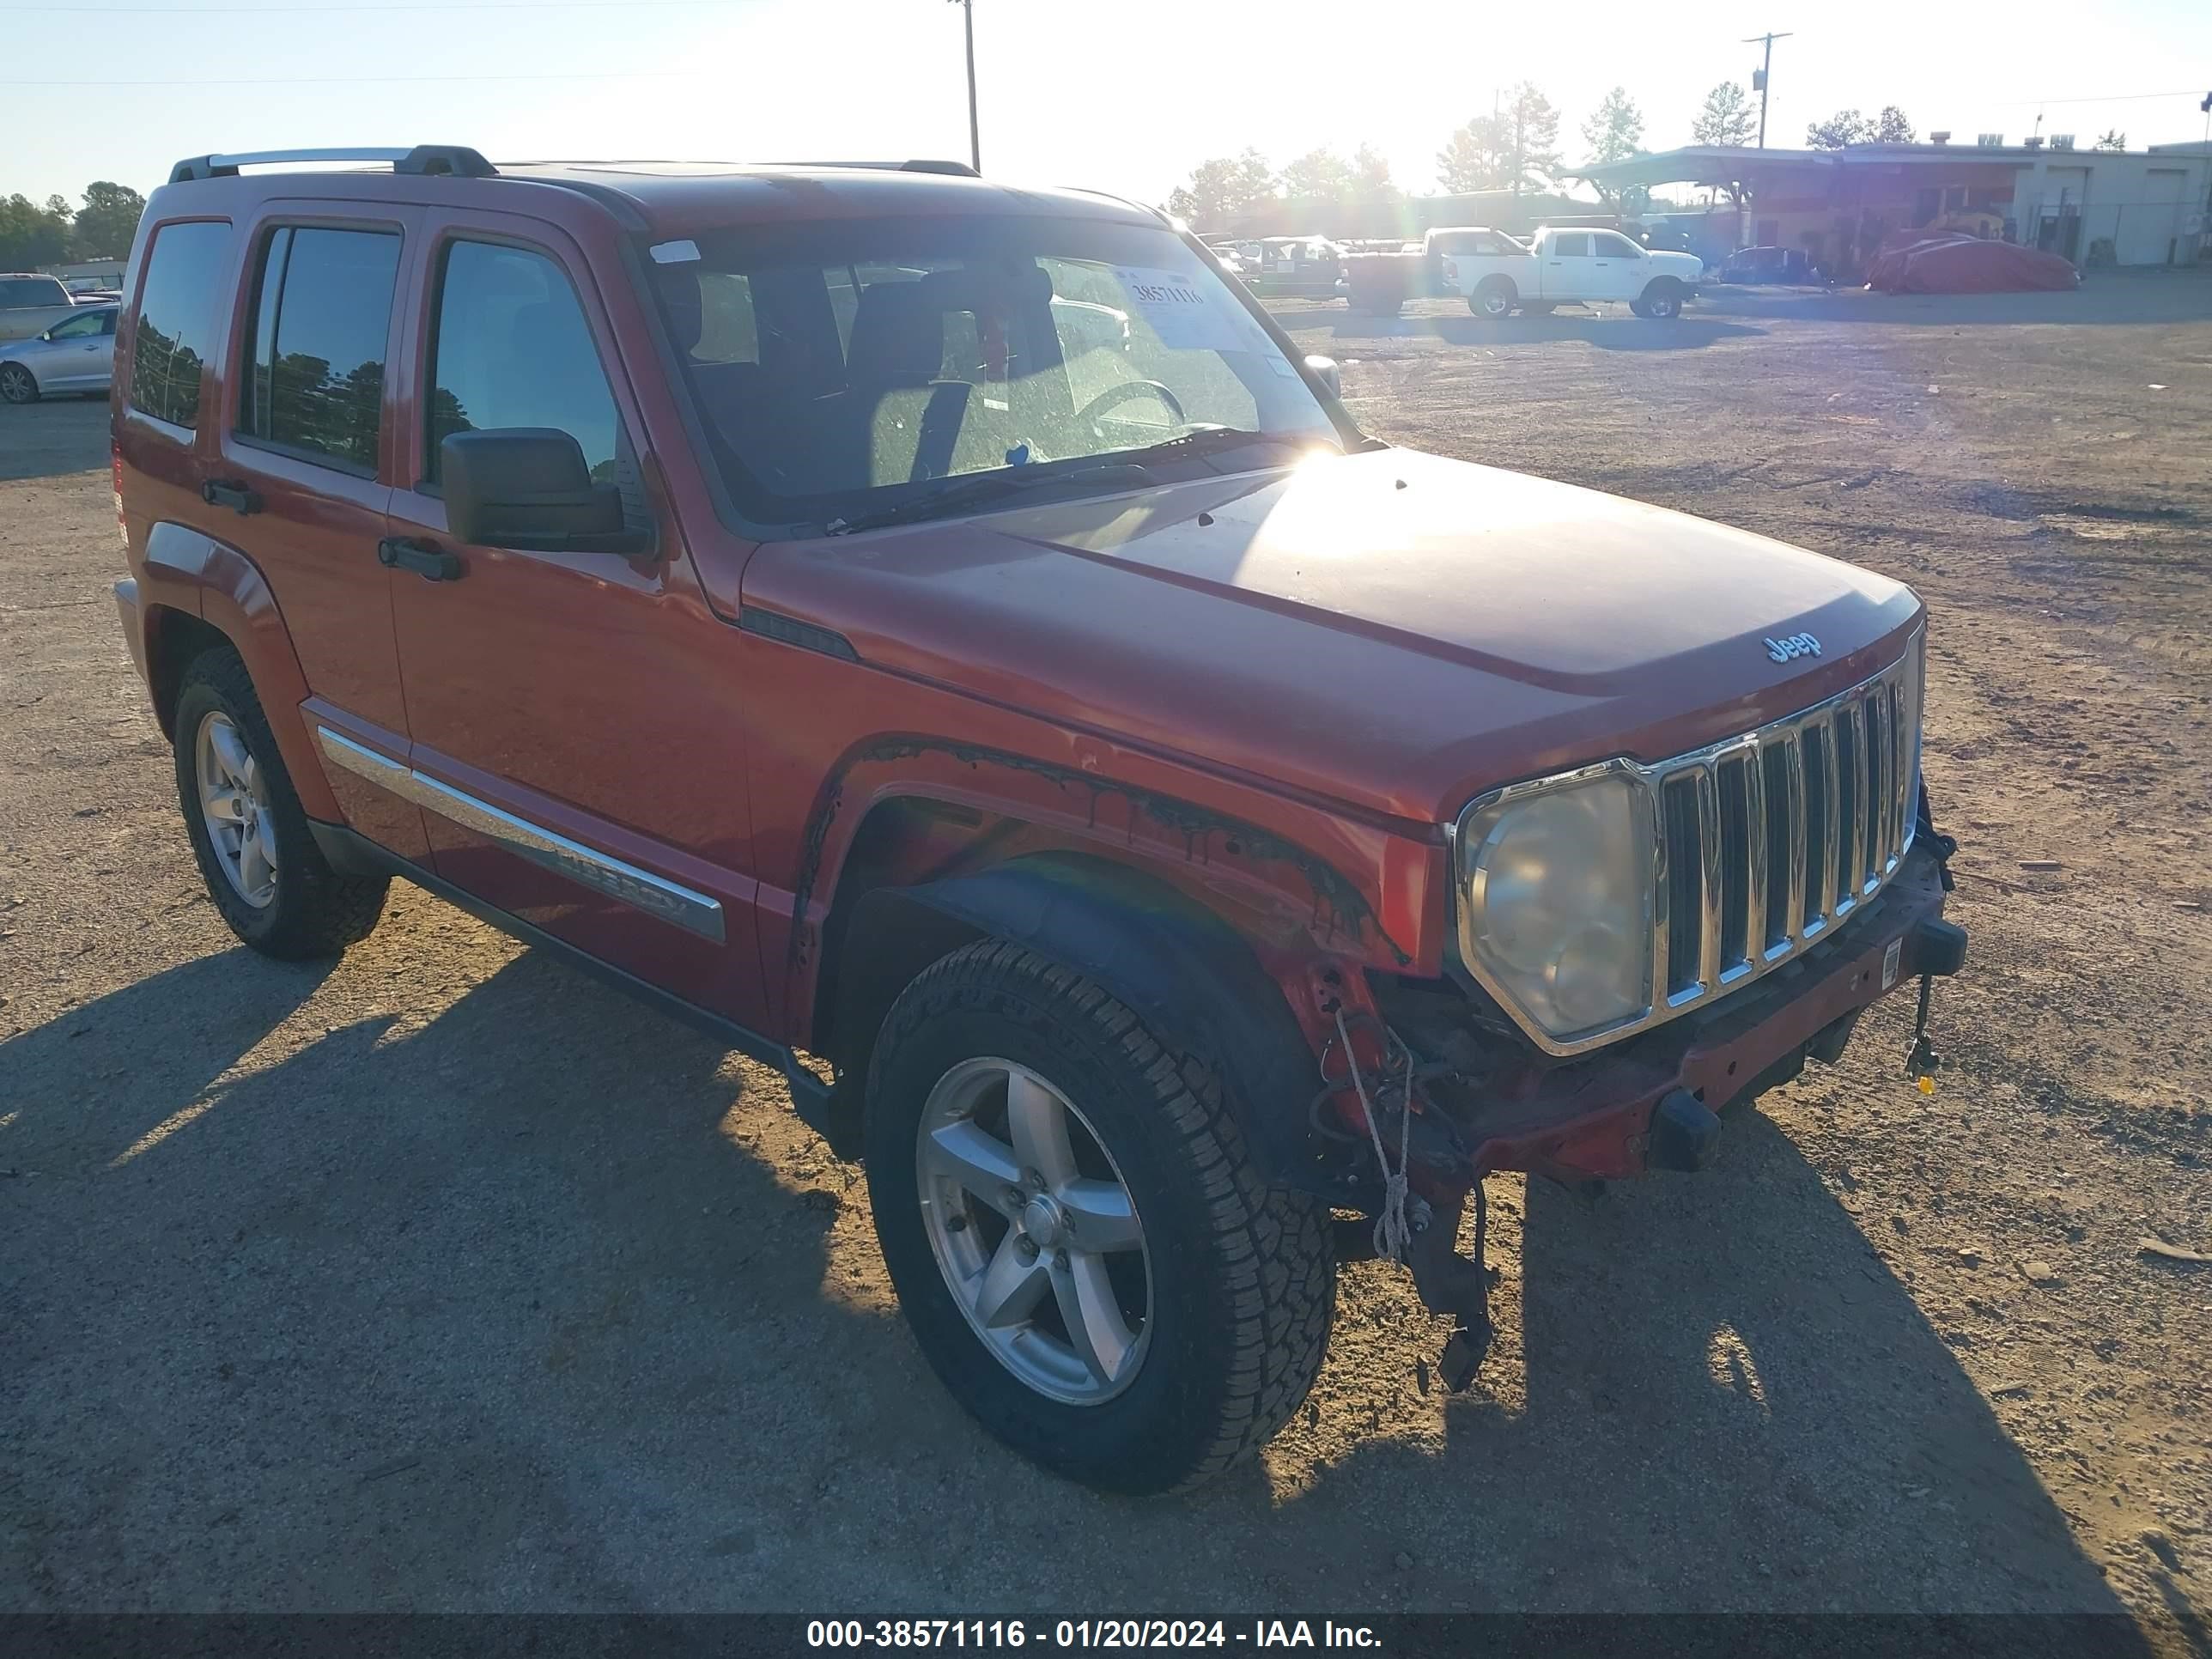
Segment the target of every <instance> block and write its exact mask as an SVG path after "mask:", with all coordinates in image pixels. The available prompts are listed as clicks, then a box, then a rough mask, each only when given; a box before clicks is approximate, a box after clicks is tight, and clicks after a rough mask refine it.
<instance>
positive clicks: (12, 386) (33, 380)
mask: <svg viewBox="0 0 2212 1659" xmlns="http://www.w3.org/2000/svg"><path fill="white" fill-rule="evenodd" d="M38 401H39V380H38V377H37V376H36V375H34V374H32V373H31V371H30V370H29V369H27V368H24V367H23V366H22V364H21V363H0V404H34V403H36V402H38Z"/></svg>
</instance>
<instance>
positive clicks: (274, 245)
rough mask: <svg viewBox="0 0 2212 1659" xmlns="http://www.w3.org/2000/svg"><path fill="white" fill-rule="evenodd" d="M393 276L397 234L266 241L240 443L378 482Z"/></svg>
mask: <svg viewBox="0 0 2212 1659" xmlns="http://www.w3.org/2000/svg"><path fill="white" fill-rule="evenodd" d="M398 276H399V237H398V233H397V232H394V231H386V230H339V229H331V228H326V227H323V226H313V225H301V226H298V227H290V226H283V227H279V228H277V229H276V230H274V231H272V232H270V235H269V239H268V241H267V243H266V245H265V247H264V252H263V254H262V259H261V276H260V280H259V282H258V283H257V284H256V285H255V298H254V308H253V331H252V362H251V367H250V369H249V373H248V378H247V381H246V391H245V394H244V396H243V397H242V398H241V399H240V409H239V420H238V430H239V432H240V435H242V436H245V437H247V438H253V439H258V440H259V441H261V442H263V443H265V444H270V445H272V446H274V447H276V448H279V449H283V450H289V451H293V452H295V453H302V454H305V455H307V456H310V457H312V458H313V459H316V460H319V461H323V462H326V463H328V464H330V465H334V466H337V467H339V468H341V469H343V470H344V471H351V472H358V473H360V474H362V476H364V477H374V476H375V472H376V461H377V430H378V427H379V425H380V422H381V421H382V417H383V410H384V360H385V355H386V343H387V341H388V340H389V337H390V334H391V325H392V289H393V287H394V286H395V285H396V283H398Z"/></svg>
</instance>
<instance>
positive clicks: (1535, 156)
mask: <svg viewBox="0 0 2212 1659" xmlns="http://www.w3.org/2000/svg"><path fill="white" fill-rule="evenodd" d="M1505 118H1506V119H1507V120H1508V121H1509V122H1510V124H1511V127H1512V135H1513V143H1512V149H1510V151H1509V152H1508V161H1509V162H1510V167H1511V173H1512V179H1511V183H1512V186H1513V193H1514V194H1515V195H1516V196H1517V195H1519V194H1520V193H1521V186H1522V185H1523V184H1547V183H1549V182H1550V180H1551V178H1552V176H1553V174H1554V173H1558V172H1559V111H1557V110H1555V109H1553V107H1552V100H1550V99H1548V98H1547V97H1545V96H1544V94H1542V93H1541V92H1539V91H1537V90H1536V88H1534V86H1533V85H1532V84H1530V83H1529V82H1526V81H1523V82H1521V84H1520V85H1519V86H1517V87H1516V88H1513V100H1512V102H1510V104H1508V105H1507V106H1505ZM1638 130H1639V131H1641V122H1640V119H1639V122H1638Z"/></svg>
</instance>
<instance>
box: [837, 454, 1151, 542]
mask: <svg viewBox="0 0 2212 1659" xmlns="http://www.w3.org/2000/svg"><path fill="white" fill-rule="evenodd" d="M1151 482H1152V472H1151V471H1150V470H1149V469H1148V468H1146V466H1145V465H1142V464H1141V463H1140V462H1137V461H1113V462H1109V463H1108V464H1107V465H1103V466H1079V467H1069V468H1057V467H1038V466H1010V467H1006V468H1002V469H1000V470H999V471H992V472H979V473H977V474H975V476H974V477H963V478H957V479H953V480H950V481H948V482H947V483H945V487H944V488H943V489H932V490H928V491H926V492H925V493H923V494H922V495H909V496H908V497H907V499H906V500H904V501H900V502H898V503H897V504H896V506H892V507H882V508H879V509H878V510H877V511H876V512H873V513H859V514H856V515H855V516H854V517H852V518H848V519H832V520H829V523H828V524H825V525H824V526H822V528H823V531H824V532H827V533H828V534H829V535H832V536H849V535H851V534H852V533H853V532H854V531H856V530H880V529H882V528H883V527H884V526H886V525H895V524H914V523H915V522H917V521H919V520H923V519H934V518H937V517H939V516H940V515H942V514H944V513H956V512H957V511H959V510H960V509H961V508H962V507H980V506H981V505H983V504H985V503H986V502H989V501H1002V500H1004V499H1005V498H1006V497H1007V496H1009V495H1021V494H1022V493H1024V491H1027V490H1031V489H1046V488H1048V487H1049V486H1051V485H1053V484H1091V485H1096V484H1102V483H1110V484H1146V483H1151Z"/></svg>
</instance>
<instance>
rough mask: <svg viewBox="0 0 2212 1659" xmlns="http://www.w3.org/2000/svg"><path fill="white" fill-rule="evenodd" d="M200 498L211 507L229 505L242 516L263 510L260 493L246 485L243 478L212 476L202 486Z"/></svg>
mask: <svg viewBox="0 0 2212 1659" xmlns="http://www.w3.org/2000/svg"><path fill="white" fill-rule="evenodd" d="M200 499H201V500H202V501H205V502H206V503H207V504H208V505H209V506H210V507H230V508H232V509H234V511H235V512H236V513H238V515H239V516H240V518H244V517H245V516H246V514H247V513H258V512H259V511H260V510H261V497H260V495H258V493H257V492H255V491H253V490H251V489H247V488H246V480H245V479H243V478H210V479H209V480H208V481H207V482H206V483H204V484H202V485H201V486H200Z"/></svg>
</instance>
